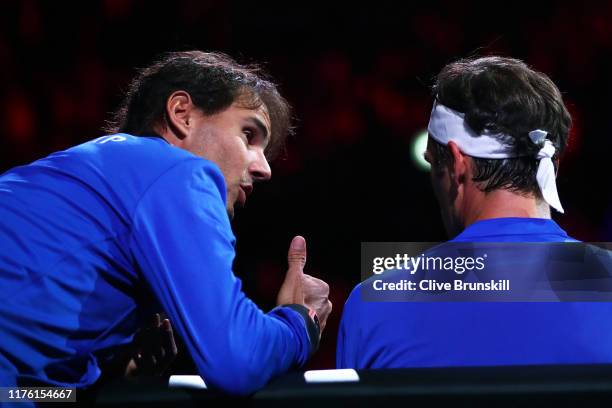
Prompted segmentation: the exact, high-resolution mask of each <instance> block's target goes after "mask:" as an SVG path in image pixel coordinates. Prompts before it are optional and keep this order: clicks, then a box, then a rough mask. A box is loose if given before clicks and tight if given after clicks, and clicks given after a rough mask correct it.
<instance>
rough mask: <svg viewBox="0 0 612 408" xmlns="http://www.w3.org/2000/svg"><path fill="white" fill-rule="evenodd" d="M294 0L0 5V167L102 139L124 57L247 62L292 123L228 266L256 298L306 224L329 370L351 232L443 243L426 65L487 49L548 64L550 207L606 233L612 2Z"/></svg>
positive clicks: (273, 287)
mask: <svg viewBox="0 0 612 408" xmlns="http://www.w3.org/2000/svg"><path fill="white" fill-rule="evenodd" d="M292 3H293V2H286V3H285V4H284V5H278V4H276V5H271V4H268V5H266V4H262V2H234V1H214V2H213V1H201V0H197V1H196V0H193V1H176V2H170V1H166V2H152V1H144V0H105V1H88V2H52V1H36V0H20V1H9V2H3V3H2V5H1V6H0V23H1V28H0V77H1V78H4V80H2V86H1V88H0V115H1V121H0V128H1V131H0V171H2V172H3V171H5V170H7V169H9V168H11V167H13V166H16V165H19V164H25V163H28V162H30V161H33V160H35V159H37V158H40V157H42V156H44V155H47V154H49V153H51V152H53V151H56V150H61V149H65V148H67V147H69V146H72V145H75V144H78V143H81V142H84V141H87V140H89V139H92V138H95V137H98V136H101V135H102V133H101V130H100V128H101V127H102V126H103V124H104V121H105V120H106V119H108V118H109V113H110V112H111V111H112V110H114V109H115V108H116V107H117V106H118V104H119V101H120V100H121V96H122V91H124V90H125V89H126V86H127V84H128V82H129V80H130V78H131V77H132V76H133V74H134V72H135V68H137V67H143V66H145V65H147V64H149V63H151V62H152V60H153V59H155V58H156V57H157V56H158V55H159V54H160V53H163V52H166V51H176V50H187V49H195V48H197V49H202V50H208V51H213V50H214V51H222V52H225V53H228V54H230V55H231V56H233V57H235V58H237V59H238V60H239V61H241V62H247V63H248V62H257V63H261V64H262V65H263V66H264V67H265V68H266V69H267V71H268V72H270V73H271V74H272V76H273V77H274V78H275V79H276V81H277V83H278V84H279V85H280V88H281V91H282V93H283V94H284V95H285V96H286V97H287V99H288V100H289V101H290V103H291V104H292V105H293V106H294V108H295V116H296V121H295V125H296V136H295V137H294V138H293V139H291V140H290V141H289V143H288V147H287V152H286V154H285V155H284V157H282V158H281V159H279V160H278V161H276V162H275V163H273V166H272V169H273V178H272V181H270V182H269V183H267V184H266V185H261V186H258V187H256V189H255V194H254V195H252V196H251V197H250V199H249V202H248V205H247V207H246V208H245V209H244V210H243V211H241V212H240V213H239V214H238V215H237V217H236V219H235V221H234V227H235V233H236V236H237V238H238V244H237V252H238V256H237V259H236V264H235V271H236V274H237V275H238V276H240V277H241V278H242V279H243V283H244V289H245V291H246V292H247V294H248V295H249V296H251V297H252V298H253V299H254V300H255V301H256V302H257V303H258V304H259V305H260V306H261V308H262V309H264V310H269V309H270V308H272V307H273V306H274V300H275V296H276V292H277V291H278V288H279V287H280V284H281V282H282V279H283V277H284V274H285V269H286V252H287V248H288V245H289V242H290V240H291V238H292V237H293V236H294V235H297V234H300V235H303V236H305V237H306V240H307V243H308V256H309V258H308V263H307V268H306V272H307V273H310V274H312V275H314V276H317V277H321V278H322V279H324V280H326V281H327V282H329V283H330V286H331V288H332V296H331V297H332V301H333V303H334V312H333V315H332V317H331V318H330V321H329V323H328V326H327V330H326V334H325V337H324V340H323V343H322V346H321V349H320V352H319V353H318V354H317V355H316V357H315V358H314V359H313V361H312V362H311V363H309V366H308V368H332V367H333V366H334V365H335V341H336V331H337V327H338V322H339V319H340V316H341V312H342V307H343V304H344V301H345V300H346V298H347V296H348V294H349V293H350V291H351V289H352V288H353V287H354V286H355V285H356V284H357V283H358V282H359V280H360V271H359V268H360V263H359V256H360V245H361V242H368V241H442V240H445V239H446V236H445V233H444V230H443V227H442V223H441V220H440V217H439V210H438V206H437V203H436V201H435V199H434V197H433V194H432V191H431V189H430V186H429V174H428V173H427V171H426V170H423V169H422V168H421V167H419V164H418V162H417V161H416V160H415V158H414V156H413V153H412V149H413V145H414V143H415V142H417V139H418V135H419V134H421V133H422V131H423V129H424V128H425V127H426V125H427V121H428V114H429V111H430V109H431V102H430V96H429V95H430V91H429V89H430V85H431V84H432V79H433V77H434V76H435V75H436V74H437V72H438V71H439V70H440V69H441V68H442V67H443V66H444V65H445V64H446V63H448V62H451V61H453V60H455V59H457V58H461V57H467V56H472V55H489V54H500V55H505V56H511V57H515V58H520V59H523V60H525V61H526V62H527V63H528V64H530V65H531V66H533V67H534V68H536V69H538V70H540V71H543V72H545V73H547V74H548V75H549V76H550V77H551V78H552V79H553V81H554V82H555V83H556V84H557V85H558V86H559V88H560V89H561V91H562V92H563V93H564V98H565V101H566V103H567V105H568V106H569V109H570V111H571V113H572V115H573V119H574V128H573V130H572V137H571V141H570V148H569V151H568V153H567V154H566V156H565V158H564V159H563V160H562V162H561V167H560V174H559V181H558V185H559V190H560V195H561V199H562V202H563V205H564V207H565V209H566V214H565V215H561V216H559V214H555V215H554V218H555V220H556V221H557V222H558V223H559V224H560V225H561V226H562V227H563V228H565V229H566V230H567V231H568V232H569V233H570V235H573V236H574V237H576V238H578V239H581V240H586V241H611V240H612V196H611V188H610V187H611V185H612V183H611V182H610V179H609V177H610V175H611V172H610V157H611V153H610V152H611V147H612V142H611V130H612V129H611V127H612V120H611V116H612V115H611V114H610V113H609V110H610V107H611V106H612V104H611V103H610V99H611V97H612V58H610V51H611V50H612V26H611V25H610V21H612V3H610V2H583V3H582V2H581V3H569V2H567V3H564V2H531V3H529V4H521V3H520V2H518V3H515V2H512V3H504V4H501V3H500V4H495V5H493V3H490V2H487V3H485V2H482V3H479V2H473V1H462V2H457V1H441V2H432V1H429V2H427V4H424V3H422V2H421V3H417V4H414V5H408V4H403V5H398V4H392V3H391V2H388V3H387V2H376V4H375V5H374V4H372V3H367V4H365V5H357V4H353V5H350V6H347V5H340V4H334V2H327V3H321V4H316V3H312V2H295V3H296V4H292ZM338 3H340V2H338ZM398 3H399V2H398ZM0 222H1V221H0ZM187 365H188V363H185V361H183V362H181V363H180V364H178V366H179V367H185V366H187Z"/></svg>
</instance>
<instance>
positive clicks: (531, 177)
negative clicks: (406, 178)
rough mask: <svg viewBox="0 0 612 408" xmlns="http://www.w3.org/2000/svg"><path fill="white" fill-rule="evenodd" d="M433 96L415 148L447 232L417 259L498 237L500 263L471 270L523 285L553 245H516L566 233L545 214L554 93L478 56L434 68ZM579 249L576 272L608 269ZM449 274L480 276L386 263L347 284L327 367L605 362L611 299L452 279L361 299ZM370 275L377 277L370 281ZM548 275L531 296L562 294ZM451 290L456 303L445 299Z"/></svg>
mask: <svg viewBox="0 0 612 408" xmlns="http://www.w3.org/2000/svg"><path fill="white" fill-rule="evenodd" d="M433 96H434V104H433V109H432V112H431V117H430V121H429V126H428V131H429V141H428V145H427V151H426V153H425V156H426V159H427V160H428V161H429V162H430V163H431V181H432V185H433V190H434V192H435V195H436V197H437V199H438V202H439V204H440V209H441V213H442V219H443V220H444V224H445V227H446V229H447V232H448V234H449V235H450V236H451V237H453V239H452V240H451V241H450V242H449V243H445V244H442V245H439V246H437V247H435V248H433V249H431V250H429V251H427V252H426V253H425V254H424V258H423V259H425V257H427V256H432V255H435V256H438V257H439V255H440V254H445V255H449V254H454V253H459V252H461V251H463V253H462V254H463V255H465V253H466V252H465V250H466V249H468V250H470V251H471V250H472V249H473V248H476V247H479V246H480V247H486V246H485V244H487V243H506V244H503V245H502V246H501V247H498V248H497V252H495V254H501V255H503V256H501V258H499V257H498V258H499V259H498V261H501V262H499V263H498V264H497V265H495V264H493V266H491V267H490V268H489V270H487V271H483V272H482V274H481V275H482V276H485V273H489V272H491V273H499V272H500V271H503V272H504V273H505V272H508V271H510V273H511V274H512V276H510V277H511V278H513V279H515V282H516V281H520V279H524V280H523V281H521V282H527V283H528V285H526V286H524V287H525V288H528V289H531V288H532V287H533V286H530V285H531V284H533V283H534V282H535V281H536V280H537V279H534V278H533V276H539V277H541V276H542V275H543V276H544V278H546V277H547V276H548V278H550V274H549V275H546V271H543V267H546V266H547V265H548V264H547V261H546V260H547V259H550V258H547V257H549V256H551V255H550V254H555V256H556V254H558V253H560V252H559V251H558V250H557V252H551V251H549V250H551V249H554V250H556V249H555V248H552V245H557V246H560V245H559V244H545V245H542V244H532V245H531V246H528V245H525V243H526V242H531V243H566V242H576V241H575V240H574V239H572V238H570V237H569V236H568V235H567V234H566V232H565V231H563V230H562V229H561V228H560V227H559V226H558V225H557V224H556V223H555V222H554V221H553V220H552V219H550V207H553V208H554V209H556V210H557V211H559V212H563V208H562V206H561V202H560V200H559V196H558V193H557V187H556V183H555V176H556V169H557V168H558V164H559V157H560V155H561V153H563V150H564V149H565V147H566V145H567V139H568V133H569V129H570V124H571V119H570V115H569V113H568V111H567V109H566V108H565V105H564V103H563V100H562V97H561V94H560V92H559V90H558V89H557V87H556V86H555V85H554V84H553V82H552V81H551V80H550V79H549V78H548V77H547V76H546V75H544V74H542V73H539V72H536V71H534V70H532V69H530V68H529V67H528V66H527V65H525V64H524V63H523V62H521V61H518V60H516V59H510V58H502V57H485V58H479V59H468V60H461V61H458V62H454V63H451V64H449V65H447V66H446V67H444V69H442V71H441V72H440V74H439V75H438V77H437V81H436V83H435V86H434V88H433ZM564 245H565V244H564ZM458 248H459V249H460V250H461V251H459V250H458ZM491 248H492V247H489V249H491ZM470 253H472V252H470ZM509 254H511V255H509ZM581 254H582V255H581V257H580V260H581V262H578V263H576V265H577V267H578V268H573V269H572V270H571V272H572V273H576V272H578V273H582V274H584V273H586V272H587V271H584V270H582V268H581V266H584V265H586V259H587V258H588V259H595V260H596V261H597V262H599V261H600V260H601V259H603V262H604V263H605V262H607V265H604V267H607V268H609V265H610V257H609V254H606V253H605V252H603V253H594V251H593V250H592V249H587V250H586V251H582V252H581ZM584 254H587V255H584ZM600 255H602V256H603V257H602V258H598V257H599V256H600ZM485 256H486V255H485ZM562 257H563V256H562ZM489 258H491V257H489ZM434 259H436V258H434ZM444 259H446V258H444ZM452 259H453V258H451V260H452ZM481 261H482V260H481ZM491 261H492V260H491V259H489V260H488V262H491ZM561 264H562V263H561ZM599 264H601V262H600V263H599ZM500 265H501V266H500ZM483 267H484V263H483ZM496 268H497V269H496ZM421 269H423V268H421ZM576 269H580V270H576ZM585 269H588V268H585ZM548 272H550V271H548ZM557 272H558V271H557ZM449 273H450V274H451V275H453V276H455V279H457V280H459V282H467V281H470V280H474V281H476V282H478V281H479V279H480V276H479V275H478V273H466V274H465V275H461V276H459V275H456V274H453V272H452V271H451V272H446V274H445V273H444V271H434V272H431V271H423V270H421V271H419V272H418V273H414V272H412V273H410V272H405V271H398V270H390V271H389V273H387V272H385V274H384V275H382V276H376V277H375V278H372V279H369V280H366V281H364V282H363V283H361V284H360V285H358V286H357V287H356V288H355V290H353V292H352V294H351V295H350V297H349V299H348V300H347V302H346V305H345V308H344V312H343V317H342V323H341V327H340V332H339V336H338V349H337V366H338V367H339V368H343V367H353V368H392V367H433V366H468V365H512V364H553V363H604V362H608V363H609V362H612V330H610V329H609V325H606V324H602V323H601V322H602V321H606V320H608V319H609V317H610V316H612V304H611V303H607V302H600V303H597V302H592V303H588V302H585V303H578V302H565V303H563V302H556V303H555V302H533V303H524V302H519V301H514V302H506V303H504V302H498V301H495V300H496V299H495V298H494V296H496V294H492V295H490V296H491V297H492V298H489V299H492V300H493V301H491V302H482V301H480V302H479V301H469V300H470V299H472V300H474V299H481V298H479V297H477V296H476V295H473V296H474V297H473V298H469V295H464V294H461V292H459V293H460V294H456V293H453V287H452V286H440V288H443V289H440V290H439V291H438V292H435V291H434V292H433V293H425V291H428V290H429V287H428V286H424V287H421V286H418V285H416V286H415V287H416V288H418V289H417V290H415V291H414V292H413V293H407V294H402V295H398V296H395V297H394V296H393V295H387V299H382V298H380V297H379V298H377V299H375V297H369V296H371V295H372V293H373V292H374V291H376V290H380V288H381V287H382V282H387V283H388V282H392V283H397V282H399V281H400V278H404V277H406V278H407V279H406V282H407V281H408V280H410V279H412V280H415V281H416V280H419V279H420V281H419V282H423V281H426V282H431V278H432V277H436V278H437V279H438V281H437V282H438V284H440V283H441V282H442V283H446V281H444V279H449V280H450V279H452V278H448V276H449ZM459 273H460V274H463V271H459ZM553 273H554V271H553ZM583 278H584V275H583ZM597 278H602V276H597ZM376 279H379V280H380V281H379V283H378V284H377V286H374V287H373V286H372V284H373V282H374V281H375V280H376ZM538 279H539V278H538ZM511 281H512V280H510V282H511ZM453 282H454V281H453ZM542 282H543V281H542ZM558 282H561V283H567V282H573V280H571V279H569V278H568V276H563V277H561V278H560V279H559V280H558V281H555V282H553V281H552V278H551V282H548V281H546V285H548V286H546V287H547V288H548V289H546V290H544V291H543V292H542V293H544V294H545V295H547V296H548V295H550V296H549V297H548V298H547V299H555V298H556V296H557V295H558V293H563V292H555V288H556V287H557V286H555V285H557V283H558ZM600 282H601V281H600ZM416 283H418V282H416ZM481 283H482V282H481ZM419 284H420V283H419ZM406 285H408V283H406ZM449 285H450V283H449ZM474 286H475V287H476V285H474ZM372 287H373V289H371V288H372ZM459 287H462V286H461V285H459ZM481 287H484V286H481ZM377 288H379V289H377ZM393 288H395V286H393ZM503 288H504V289H505V286H504V287H503ZM551 288H552V290H551ZM513 293H517V292H509V294H504V295H499V296H500V297H501V296H507V299H511V296H512V295H513ZM530 293H531V292H530ZM534 293H535V292H534ZM382 296H383V297H384V296H385V295H382ZM461 296H463V298H461ZM479 296H484V295H482V294H479ZM562 297H563V296H562V295H560V296H559V298H562ZM559 298H556V299H557V300H559ZM453 299H454V300H457V299H459V300H462V301H456V302H450V301H452V300H453ZM517 299H518V298H512V299H511V300H517ZM368 300H370V301H368ZM371 300H379V301H371ZM380 300H382V301H380ZM385 300H403V301H400V302H385ZM465 300H468V301H465ZM497 300H499V298H497ZM532 300H537V299H536V298H532ZM594 339H596V342H595V343H593V340H594Z"/></svg>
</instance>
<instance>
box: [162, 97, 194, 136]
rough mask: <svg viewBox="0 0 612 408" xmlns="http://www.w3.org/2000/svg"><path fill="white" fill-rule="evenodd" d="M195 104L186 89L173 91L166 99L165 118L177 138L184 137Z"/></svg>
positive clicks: (188, 129) (187, 132)
mask: <svg viewBox="0 0 612 408" xmlns="http://www.w3.org/2000/svg"><path fill="white" fill-rule="evenodd" d="M194 109H195V105H194V104H193V101H192V100H191V95H189V93H187V92H186V91H175V92H173V93H172V94H171V95H170V96H169V97H168V100H167V101H166V118H167V121H168V127H169V128H170V129H169V130H170V131H171V132H172V133H173V134H174V136H175V137H176V138H177V139H179V140H183V139H185V138H186V137H187V136H188V135H189V133H190V129H191V126H192V120H193V118H192V115H193V112H194Z"/></svg>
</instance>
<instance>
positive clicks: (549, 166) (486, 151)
mask: <svg viewBox="0 0 612 408" xmlns="http://www.w3.org/2000/svg"><path fill="white" fill-rule="evenodd" d="M463 117H464V114H463V113H461V112H457V111H455V110H452V109H450V108H447V107H446V106H444V105H441V104H439V103H437V102H434V105H433V109H432V110H431V117H430V118H429V125H428V126H427V130H428V131H429V135H430V136H431V137H432V138H434V139H435V140H436V141H438V142H440V143H442V144H443V145H448V142H450V141H451V140H452V141H453V142H455V143H457V146H459V148H460V149H461V151H462V152H463V153H465V154H467V155H468V156H472V157H478V158H483V159H506V158H510V157H516V154H514V152H513V151H512V148H511V147H510V145H508V144H504V143H503V142H502V140H510V139H511V138H510V137H509V136H508V135H504V134H492V133H490V132H488V131H487V130H485V131H484V132H483V133H482V134H480V135H479V134H477V133H476V132H474V130H472V129H471V128H470V127H469V126H468V124H467V123H466V122H465V120H464V119H463ZM547 135H548V132H546V131H545V130H540V129H536V130H532V131H531V132H529V138H530V139H531V141H532V142H533V143H534V144H536V145H538V146H542V148H541V149H540V151H539V152H538V154H537V156H536V158H537V159H538V160H540V164H539V165H538V172H537V175H536V180H537V181H538V186H539V187H540V191H541V192H542V197H544V200H545V201H546V202H547V203H548V204H549V205H550V206H551V207H553V208H554V209H555V210H557V211H559V212H560V213H563V212H564V211H563V207H562V206H561V201H560V200H559V194H558V193H557V185H556V183H555V166H554V165H553V162H552V157H553V156H554V154H555V146H554V145H553V144H552V142H551V141H550V140H548V139H546V136H547Z"/></svg>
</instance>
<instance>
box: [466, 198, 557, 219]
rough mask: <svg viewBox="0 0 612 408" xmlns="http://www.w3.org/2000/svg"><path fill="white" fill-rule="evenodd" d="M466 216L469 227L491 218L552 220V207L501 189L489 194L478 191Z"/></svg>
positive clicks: (468, 207)
mask: <svg viewBox="0 0 612 408" xmlns="http://www.w3.org/2000/svg"><path fill="white" fill-rule="evenodd" d="M464 214H465V218H464V224H465V227H467V226H469V225H471V224H473V223H475V222H476V221H481V220H486V219H491V218H508V217H518V218H550V207H549V206H548V204H547V203H546V202H544V201H543V200H538V199H536V198H535V197H533V196H531V195H529V196H524V195H520V194H517V193H514V192H511V191H508V190H503V189H500V190H495V191H491V192H489V193H483V192H481V191H478V193H476V199H475V200H472V202H470V203H468V205H466V206H465V208H464Z"/></svg>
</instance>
